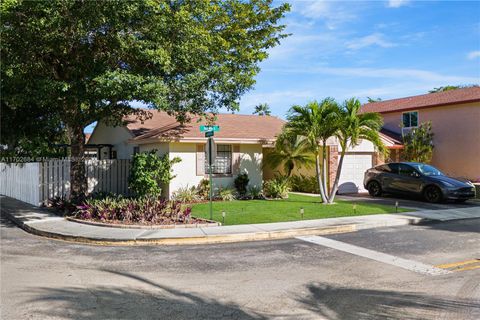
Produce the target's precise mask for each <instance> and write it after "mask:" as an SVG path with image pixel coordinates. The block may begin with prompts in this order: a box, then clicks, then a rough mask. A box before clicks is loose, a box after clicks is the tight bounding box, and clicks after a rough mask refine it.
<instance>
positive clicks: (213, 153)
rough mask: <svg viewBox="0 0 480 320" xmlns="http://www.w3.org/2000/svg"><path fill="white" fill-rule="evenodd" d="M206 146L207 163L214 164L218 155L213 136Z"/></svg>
mask: <svg viewBox="0 0 480 320" xmlns="http://www.w3.org/2000/svg"><path fill="white" fill-rule="evenodd" d="M212 133H213V132H212ZM206 147H207V163H208V165H210V166H211V165H213V164H214V162H215V158H216V157H217V146H216V145H215V141H214V140H213V138H208V141H207V146H206Z"/></svg>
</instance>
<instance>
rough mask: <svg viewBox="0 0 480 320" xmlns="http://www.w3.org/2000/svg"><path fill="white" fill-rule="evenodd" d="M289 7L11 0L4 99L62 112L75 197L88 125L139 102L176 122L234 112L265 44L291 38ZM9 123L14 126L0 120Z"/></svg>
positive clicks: (81, 190)
mask: <svg viewBox="0 0 480 320" xmlns="http://www.w3.org/2000/svg"><path fill="white" fill-rule="evenodd" d="M288 8H289V6H288V5H287V4H281V5H278V6H274V5H272V1H271V0H247V1H240V0H224V1H220V0H190V1H188V0H186V1H174V0H171V1H170V0H168V1H167V0H158V1H146V0H145V1H120V0H117V1H115V0H111V1H85V0H84V1H77V0H51V1H20V0H18V1H17V0H6V1H3V2H2V3H1V20H2V24H1V37H2V46H1V55H2V79H1V90H2V103H8V105H9V106H10V108H18V109H21V110H25V111H26V112H28V110H29V106H30V105H32V104H35V105H36V106H37V107H38V108H44V110H45V113H47V109H48V113H49V114H52V115H53V117H55V119H57V118H58V119H59V122H60V125H61V126H63V127H64V129H65V131H66V132H67V134H68V138H69V141H70V144H71V155H72V166H71V168H72V170H71V182H72V188H71V191H72V196H74V197H81V196H83V194H85V192H86V189H87V182H86V178H85V172H84V170H85V169H84V164H83V153H84V142H85V141H84V135H83V130H84V128H85V127H86V126H87V125H89V124H91V123H92V122H94V121H98V120H100V119H103V120H105V121H106V122H107V123H110V124H119V123H120V121H121V119H122V117H123V116H124V115H127V114H132V113H136V114H137V115H138V116H139V117H141V118H145V117H148V113H145V112H143V111H141V110H139V109H134V108H132V107H131V105H130V101H135V100H136V101H141V102H143V103H146V104H147V105H149V106H150V107H152V108H156V109H160V110H166V111H168V112H169V113H171V114H175V115H176V116H177V118H178V119H179V120H180V121H187V120H188V118H189V114H203V113H205V112H207V111H214V112H215V111H216V110H218V109H219V108H226V109H230V110H236V109H238V99H239V97H240V96H241V95H242V94H243V93H245V92H246V91H247V90H249V89H250V88H252V86H253V85H254V82H255V80H254V77H255V75H256V74H257V73H258V71H259V66H258V64H259V62H260V61H262V60H264V59H265V58H267V49H268V48H271V47H273V46H275V45H277V44H278V43H279V40H280V39H281V38H282V37H284V36H285V34H283V33H282V30H283V29H284V26H283V25H281V24H279V20H280V19H281V18H282V17H283V15H284V13H285V12H286V11H287V10H288ZM52 109H53V110H52ZM19 124H20V123H19ZM4 125H13V124H7V123H3V117H2V126H4Z"/></svg>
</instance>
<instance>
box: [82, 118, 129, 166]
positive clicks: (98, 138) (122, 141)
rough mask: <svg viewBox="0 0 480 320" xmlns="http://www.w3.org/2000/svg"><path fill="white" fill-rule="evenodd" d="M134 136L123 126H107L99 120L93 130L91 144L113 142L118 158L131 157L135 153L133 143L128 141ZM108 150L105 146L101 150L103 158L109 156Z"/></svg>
mask: <svg viewBox="0 0 480 320" xmlns="http://www.w3.org/2000/svg"><path fill="white" fill-rule="evenodd" d="M132 137H133V136H132V134H131V133H130V132H129V131H128V130H127V129H126V128H125V127H123V126H119V127H110V126H106V125H105V124H104V123H103V122H99V123H98V124H97V125H96V127H95V129H94V130H93V132H92V135H91V137H90V140H89V141H88V143H90V144H102V143H108V144H113V149H112V150H115V151H117V159H130V158H131V157H132V154H133V145H130V144H128V143H127V141H128V140H129V139H131V138H132ZM105 152H108V148H103V149H102V151H101V159H106V158H108V155H106V154H105Z"/></svg>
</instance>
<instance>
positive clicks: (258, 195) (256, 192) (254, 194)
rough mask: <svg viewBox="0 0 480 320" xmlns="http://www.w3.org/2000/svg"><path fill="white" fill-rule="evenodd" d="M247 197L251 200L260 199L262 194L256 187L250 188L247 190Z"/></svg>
mask: <svg viewBox="0 0 480 320" xmlns="http://www.w3.org/2000/svg"><path fill="white" fill-rule="evenodd" d="M248 195H249V196H250V197H251V198H252V199H262V198H263V194H262V189H261V188H259V187H257V186H251V187H249V188H248Z"/></svg>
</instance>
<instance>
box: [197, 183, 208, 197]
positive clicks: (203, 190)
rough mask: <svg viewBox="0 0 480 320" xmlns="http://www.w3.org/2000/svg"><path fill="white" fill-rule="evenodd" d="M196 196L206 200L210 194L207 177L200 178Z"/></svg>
mask: <svg viewBox="0 0 480 320" xmlns="http://www.w3.org/2000/svg"><path fill="white" fill-rule="evenodd" d="M197 189H198V196H199V197H200V198H201V199H203V200H207V199H208V198H209V195H210V181H209V180H208V179H202V180H201V181H200V183H199V184H198V187H197Z"/></svg>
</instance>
